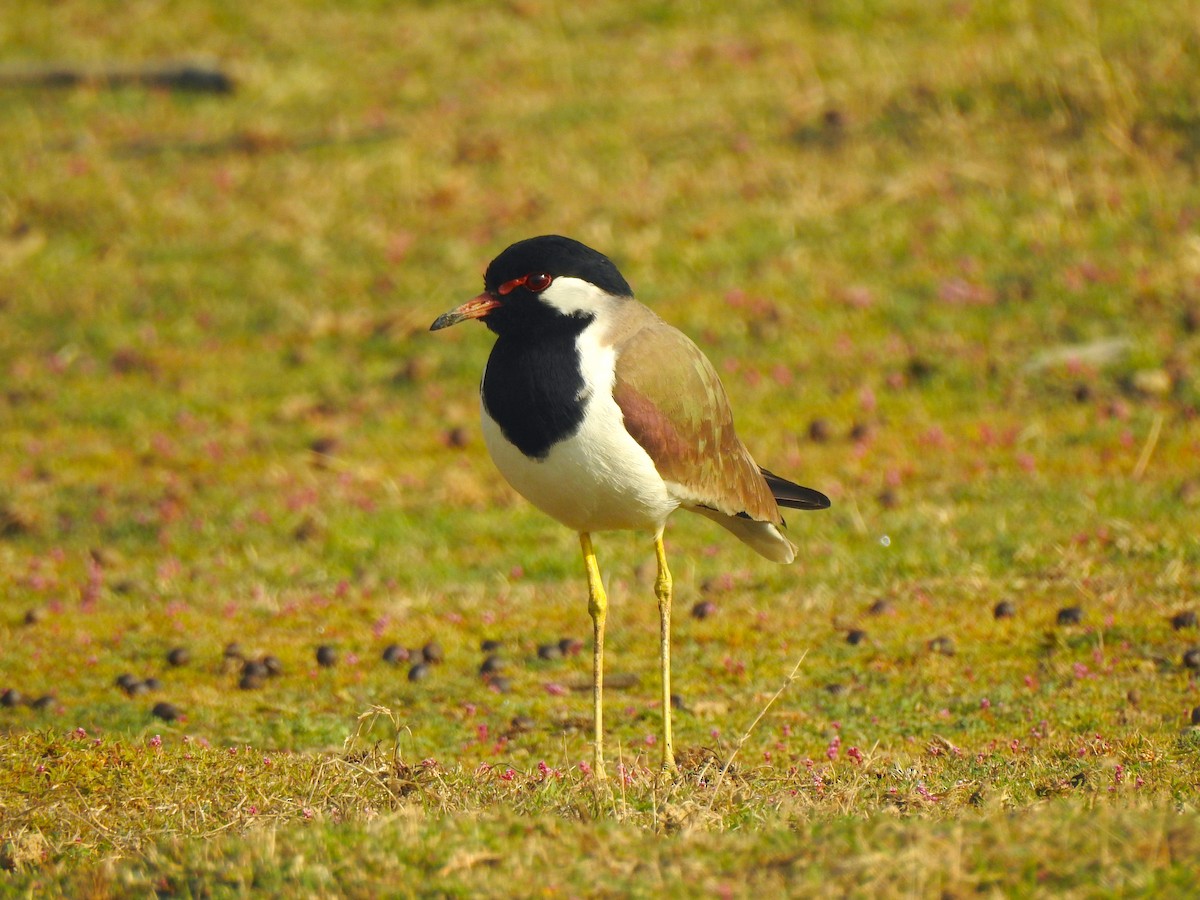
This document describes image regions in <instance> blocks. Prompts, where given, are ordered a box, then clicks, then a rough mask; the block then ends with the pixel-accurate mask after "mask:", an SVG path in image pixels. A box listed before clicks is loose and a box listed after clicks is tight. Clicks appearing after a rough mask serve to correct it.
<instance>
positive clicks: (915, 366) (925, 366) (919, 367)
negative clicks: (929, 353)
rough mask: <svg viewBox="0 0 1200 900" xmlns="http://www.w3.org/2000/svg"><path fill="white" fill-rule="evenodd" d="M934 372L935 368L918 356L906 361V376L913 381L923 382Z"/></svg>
mask: <svg viewBox="0 0 1200 900" xmlns="http://www.w3.org/2000/svg"><path fill="white" fill-rule="evenodd" d="M935 371H937V366H935V365H934V364H933V363H932V362H930V361H929V360H927V359H923V358H922V357H920V356H914V357H913V358H912V359H910V360H909V361H908V376H909V377H910V378H911V379H912V380H913V381H925V380H926V379H927V378H929V377H930V376H931V375H933V373H934V372H935Z"/></svg>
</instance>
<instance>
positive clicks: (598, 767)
mask: <svg viewBox="0 0 1200 900" xmlns="http://www.w3.org/2000/svg"><path fill="white" fill-rule="evenodd" d="M579 546H580V547H582V548H583V565H584V567H585V568H586V569H587V580H588V613H590V614H591V617H592V634H593V641H592V704H593V710H592V721H593V723H594V725H595V735H596V739H595V744H594V745H593V747H594V751H595V757H594V759H593V767H592V771H593V772H594V773H595V776H596V778H597V779H598V780H603V779H604V778H605V772H604V620H605V618H606V617H607V615H608V596H607V595H606V594H605V593H604V582H603V581H601V579H600V566H599V564H598V563H597V562H596V553H595V551H594V550H592V538H591V536H590V535H589V534H588V533H587V532H586V531H581V532H580V533H579Z"/></svg>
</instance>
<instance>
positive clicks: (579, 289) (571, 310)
mask: <svg viewBox="0 0 1200 900" xmlns="http://www.w3.org/2000/svg"><path fill="white" fill-rule="evenodd" d="M538 299H539V300H541V302H542V303H545V304H546V305H547V306H549V307H552V308H553V309H555V310H557V311H558V312H560V313H562V314H563V315H564V316H574V315H593V316H594V315H596V314H598V313H599V312H601V311H602V310H604V309H606V308H607V307H609V306H610V305H611V304H612V298H611V297H610V296H609V295H608V294H607V293H606V292H604V291H602V290H601V289H600V288H598V287H596V286H595V285H594V284H591V283H590V282H587V281H584V280H583V279H582V278H572V277H571V276H570V275H560V276H559V277H557V278H555V279H554V281H552V282H551V283H550V287H548V288H546V289H545V290H544V291H542V292H541V293H540V294H538Z"/></svg>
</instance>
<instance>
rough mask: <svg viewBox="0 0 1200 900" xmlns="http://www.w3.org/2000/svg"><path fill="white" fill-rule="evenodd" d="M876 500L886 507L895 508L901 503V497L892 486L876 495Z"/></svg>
mask: <svg viewBox="0 0 1200 900" xmlns="http://www.w3.org/2000/svg"><path fill="white" fill-rule="evenodd" d="M875 500H876V501H877V502H878V503H879V505H880V506H882V507H883V508H884V509H895V508H896V507H897V506H899V505H900V497H899V496H898V495H897V494H896V492H895V491H894V490H893V489H892V488H884V489H883V490H882V491H880V492H879V494H878V495H877V496H876V497H875Z"/></svg>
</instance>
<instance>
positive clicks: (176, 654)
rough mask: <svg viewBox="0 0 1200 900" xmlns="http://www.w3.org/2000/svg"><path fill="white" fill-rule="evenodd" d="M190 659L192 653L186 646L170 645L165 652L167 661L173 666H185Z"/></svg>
mask: <svg viewBox="0 0 1200 900" xmlns="http://www.w3.org/2000/svg"><path fill="white" fill-rule="evenodd" d="M191 661H192V654H191V653H190V652H189V651H188V648H187V647H172V648H171V650H170V652H168V653H167V662H168V663H170V664H171V665H173V666H186V665H187V664H188V663H190V662H191Z"/></svg>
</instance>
